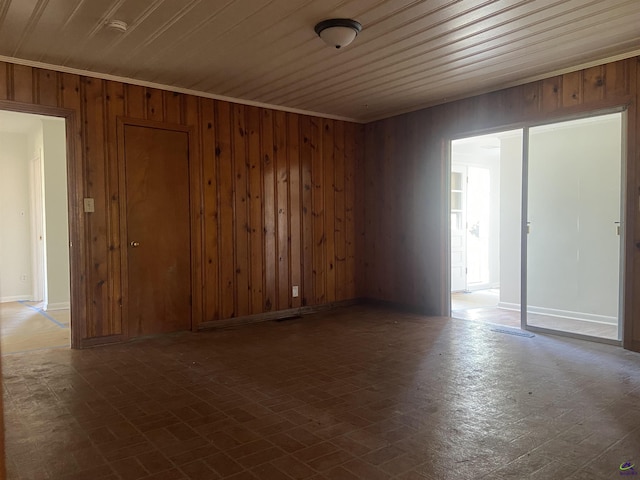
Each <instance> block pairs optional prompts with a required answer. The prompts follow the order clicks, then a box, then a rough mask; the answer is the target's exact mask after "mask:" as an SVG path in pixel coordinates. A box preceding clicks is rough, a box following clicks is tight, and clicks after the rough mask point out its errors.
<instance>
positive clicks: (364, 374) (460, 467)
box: [2, 306, 640, 480]
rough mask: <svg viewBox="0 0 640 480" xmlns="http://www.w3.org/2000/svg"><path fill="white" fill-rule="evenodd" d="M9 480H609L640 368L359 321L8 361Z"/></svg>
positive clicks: (630, 445) (364, 310)
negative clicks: (220, 479)
mask: <svg viewBox="0 0 640 480" xmlns="http://www.w3.org/2000/svg"><path fill="white" fill-rule="evenodd" d="M2 361H3V368H4V395H5V402H6V403H5V416H6V427H7V464H8V473H9V478H10V479H37V480H46V479H63V480H67V479H78V480H85V479H98V480H100V479H103V480H107V479H110V480H111V479H121V480H133V479H145V480H151V479H153V480H161V479H162V480H181V479H191V480H205V479H206V480H208V479H218V478H228V479H236V480H240V479H256V478H257V479H287V480H290V479H315V480H319V479H332V480H342V479H345V480H348V479H356V478H361V479H368V480H376V479H389V478H398V479H407V480H408V479H431V480H436V479H449V478H451V479H478V478H486V479H491V480H500V479H515V478H518V479H520V478H534V479H556V478H557V479H572V480H577V479H581V480H585V479H586V480H589V479H608V478H620V472H619V466H620V464H621V463H622V462H625V461H633V462H635V463H636V465H640V355H638V354H635V353H630V352H627V351H624V350H622V349H621V348H617V347H612V346H607V345H601V344H593V343H587V342H581V341H577V340H571V339H566V338H554V337H545V336H541V335H537V336H536V337H534V338H523V337H517V336H511V335H507V334H504V333H496V332H492V331H491V330H490V327H489V326H486V325H481V324H476V323H473V322H468V321H464V320H448V319H439V318H426V317H421V316H417V315H412V314H406V313H394V312H392V311H389V310H384V309H376V308H373V307H366V306H358V307H350V308H345V309H341V310H336V311H333V312H328V313H323V314H318V315H312V316H308V317H305V318H304V319H297V320H292V321H286V322H280V323H277V322H270V323H265V324H260V325H253V326H247V327H242V328H237V329H233V330H225V331H215V332H207V333H200V334H192V333H180V334H173V335H166V336H159V337H153V338H147V339H144V340H140V341H136V342H131V343H128V344H126V345H117V346H108V347H100V348H95V349H91V350H83V351H70V350H51V351H37V352H28V353H23V354H16V355H8V356H5V357H3V359H2Z"/></svg>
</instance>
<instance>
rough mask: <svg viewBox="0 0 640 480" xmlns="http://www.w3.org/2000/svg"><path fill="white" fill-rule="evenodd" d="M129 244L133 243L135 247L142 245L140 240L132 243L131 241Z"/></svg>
mask: <svg viewBox="0 0 640 480" xmlns="http://www.w3.org/2000/svg"><path fill="white" fill-rule="evenodd" d="M129 245H131V246H132V247H133V248H135V247H139V246H140V242H131V243H129Z"/></svg>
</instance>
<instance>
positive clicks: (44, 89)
mask: <svg viewBox="0 0 640 480" xmlns="http://www.w3.org/2000/svg"><path fill="white" fill-rule="evenodd" d="M35 72H36V79H37V86H38V87H37V88H38V95H37V97H38V103H39V104H40V105H48V106H51V107H55V106H57V105H58V103H59V102H58V91H59V88H58V73H57V72H53V71H51V70H36V71H35Z"/></svg>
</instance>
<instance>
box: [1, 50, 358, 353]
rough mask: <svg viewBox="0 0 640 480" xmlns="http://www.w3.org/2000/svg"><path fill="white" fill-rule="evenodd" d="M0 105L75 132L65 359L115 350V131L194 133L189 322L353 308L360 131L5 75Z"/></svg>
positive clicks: (20, 70) (127, 90)
mask: <svg viewBox="0 0 640 480" xmlns="http://www.w3.org/2000/svg"><path fill="white" fill-rule="evenodd" d="M0 101H1V102H2V107H4V108H11V109H15V110H23V111H32V112H43V113H52V112H53V113H57V112H58V111H57V110H56V108H59V109H63V110H60V112H62V113H65V114H66V115H67V118H68V119H70V124H71V125H75V127H71V128H75V131H72V132H70V133H71V141H70V143H69V145H71V146H72V147H73V148H72V151H71V152H70V155H73V156H75V157H74V158H75V159H76V162H75V164H76V165H77V166H78V168H77V171H72V172H71V174H72V177H73V178H72V184H71V185H70V190H69V195H70V199H71V200H70V206H71V215H70V218H71V222H75V226H76V227H77V235H76V238H74V236H73V235H72V237H71V239H72V242H73V243H74V246H73V247H72V249H71V262H72V267H73V265H75V269H74V268H72V272H75V273H76V275H73V273H72V276H73V277H74V278H72V283H73V286H74V288H73V290H74V295H75V296H76V298H75V303H74V305H76V306H77V308H76V309H75V310H74V312H73V314H74V315H73V319H72V322H73V323H74V325H75V327H74V328H77V329H78V330H77V332H76V334H77V338H76V341H75V343H76V345H77V346H83V345H90V344H93V343H101V342H105V341H108V340H109V339H112V340H120V339H122V335H121V334H122V332H123V325H122V319H123V316H122V312H121V306H120V302H121V298H122V295H123V292H122V281H121V279H122V276H123V272H122V271H121V264H120V255H121V254H120V249H121V246H122V243H121V241H122V239H121V238H120V222H122V221H123V219H122V218H120V214H119V201H120V198H121V195H122V192H121V191H120V190H119V185H120V183H119V181H120V179H119V178H118V175H119V173H118V161H117V160H118V159H117V155H118V151H117V150H118V149H117V138H116V135H117V128H116V125H117V118H118V117H129V118H135V119H146V120H154V121H158V122H166V123H170V124H180V125H188V126H192V127H194V130H195V135H196V137H197V139H196V142H195V144H196V145H197V151H196V152H191V154H192V155H191V159H192V162H194V161H195V162H196V163H197V164H196V166H195V170H196V175H198V176H199V178H200V179H201V182H200V183H201V185H202V188H201V190H202V195H201V196H202V198H201V199H200V202H201V205H202V208H201V210H202V216H201V218H199V219H196V221H198V222H201V226H202V229H201V230H202V232H203V233H202V238H201V242H200V243H201V244H202V248H201V256H202V262H201V263H202V272H201V274H202V279H203V291H202V292H201V295H199V293H200V292H194V301H199V302H201V309H202V312H203V314H202V318H201V322H208V321H216V320H221V319H230V318H234V317H241V316H246V315H252V314H261V313H265V312H274V311H278V310H286V309H290V308H296V307H301V306H317V305H323V304H327V303H331V302H337V301H343V300H348V299H355V298H356V297H358V296H359V295H360V294H361V292H359V291H358V288H357V285H358V282H357V278H358V274H357V270H358V268H359V267H358V265H359V264H358V262H357V260H356V252H357V251H358V250H360V251H362V247H359V248H357V245H356V243H357V242H362V241H363V235H362V230H363V228H364V225H363V224H362V222H361V221H360V219H361V218H363V214H362V213H361V212H362V208H363V205H362V201H359V200H358V197H357V195H360V196H361V193H362V191H363V179H362V177H361V176H360V175H358V174H357V172H359V171H361V170H362V162H363V150H364V147H363V144H364V128H363V127H362V126H361V125H356V124H351V123H347V122H342V121H335V120H328V119H322V118H315V117H308V116H303V115H297V114H293V113H285V112H282V111H275V110H269V109H264V108H257V107H250V106H244V105H239V104H231V103H227V102H223V101H216V100H211V99H206V98H200V97H196V96H190V95H184V94H179V93H173V92H169V91H162V90H157V89H152V88H145V87H141V86H135V85H130V84H123V83H119V82H113V81H106V80H99V79H95V78H89V77H82V76H78V75H73V74H67V73H59V72H54V71H48V70H42V69H37V68H30V67H26V66H21V65H15V64H10V63H0ZM47 107H51V108H49V109H48V110H47ZM83 197H93V198H94V199H95V213H90V214H84V213H82V211H81V208H82V204H81V200H82V198H83ZM360 198H361V197H360ZM194 231H196V230H194ZM72 233H73V226H72ZM360 265H362V264H360ZM293 285H298V286H299V292H300V296H299V297H298V298H293V297H292V294H291V293H292V286H293ZM194 327H195V328H197V325H195V326H194Z"/></svg>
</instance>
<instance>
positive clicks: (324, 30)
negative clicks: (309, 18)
mask: <svg viewBox="0 0 640 480" xmlns="http://www.w3.org/2000/svg"><path fill="white" fill-rule="evenodd" d="M314 30H315V31H316V33H317V34H318V36H319V37H320V38H321V39H322V40H323V41H324V43H326V44H327V45H329V46H331V47H335V48H342V47H346V46H347V45H349V44H350V43H351V42H353V40H354V39H355V38H356V36H357V35H358V33H360V31H361V30H362V25H360V23H358V22H356V21H355V20H351V19H348V18H331V19H329V20H323V21H322V22H320V23H318V24H317V25H316V26H315V28H314Z"/></svg>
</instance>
